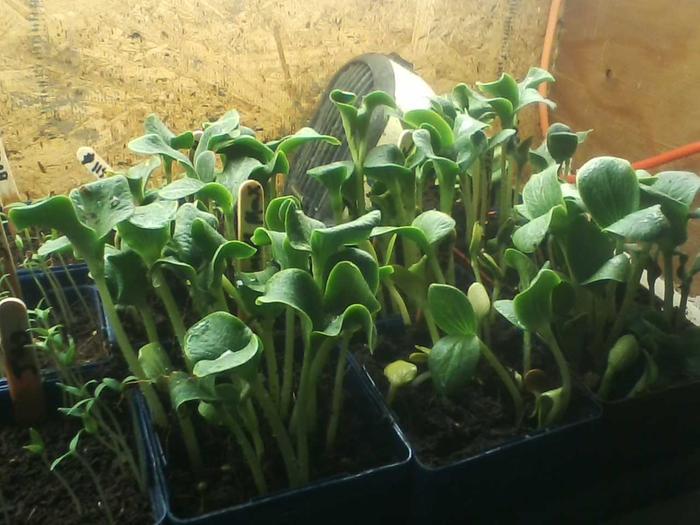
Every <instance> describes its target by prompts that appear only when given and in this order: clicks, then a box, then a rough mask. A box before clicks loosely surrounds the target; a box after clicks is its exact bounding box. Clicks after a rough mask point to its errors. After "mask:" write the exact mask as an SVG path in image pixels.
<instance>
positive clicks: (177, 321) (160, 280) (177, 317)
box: [153, 268, 187, 350]
mask: <svg viewBox="0 0 700 525" xmlns="http://www.w3.org/2000/svg"><path fill="white" fill-rule="evenodd" d="M153 279H154V284H155V286H154V288H155V291H156V294H157V295H158V297H159V298H160V300H161V301H162V303H163V306H165V312H166V313H167V314H168V319H169V320H170V324H171V325H172V327H173V331H174V332H175V337H177V340H178V343H179V344H180V348H181V349H182V350H184V348H185V333H186V332H187V329H186V328H185V323H184V322H183V321H182V313H181V312H180V309H179V308H178V306H177V301H175V297H174V296H173V292H172V290H170V286H168V283H167V281H166V280H165V275H164V274H163V271H162V270H161V269H160V268H153Z"/></svg>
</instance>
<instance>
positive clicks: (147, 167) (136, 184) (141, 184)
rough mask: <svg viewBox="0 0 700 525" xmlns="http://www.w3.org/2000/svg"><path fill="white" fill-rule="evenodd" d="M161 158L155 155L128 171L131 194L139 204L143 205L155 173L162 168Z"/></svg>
mask: <svg viewBox="0 0 700 525" xmlns="http://www.w3.org/2000/svg"><path fill="white" fill-rule="evenodd" d="M160 164H161V160H160V157H159V156H157V155H154V156H153V157H151V158H150V159H148V160H146V161H144V162H140V163H139V164H137V165H136V166H132V167H130V168H129V169H128V170H127V171H126V180H127V182H128V183H129V188H131V194H132V195H133V197H134V200H135V201H136V203H137V204H141V203H142V202H143V200H144V198H145V196H146V186H147V185H148V181H149V180H150V178H151V176H152V175H153V172H154V171H155V170H156V169H158V168H159V167H160Z"/></svg>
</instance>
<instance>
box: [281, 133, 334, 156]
mask: <svg viewBox="0 0 700 525" xmlns="http://www.w3.org/2000/svg"><path fill="white" fill-rule="evenodd" d="M314 141H321V142H325V143H326V144H330V145H331V146H339V145H340V141H339V140H338V139H337V138H335V137H332V136H330V135H321V134H320V133H318V132H317V131H316V130H314V129H313V128H301V129H300V130H299V131H297V132H296V133H295V134H294V135H288V136H286V137H284V138H283V139H281V140H280V141H279V142H277V143H275V144H274V146H273V147H272V148H271V149H273V150H274V151H281V152H283V153H284V154H286V155H290V154H292V153H293V152H294V151H295V150H296V149H297V148H299V147H300V146H302V145H304V144H307V143H309V142H314ZM268 146H269V144H268Z"/></svg>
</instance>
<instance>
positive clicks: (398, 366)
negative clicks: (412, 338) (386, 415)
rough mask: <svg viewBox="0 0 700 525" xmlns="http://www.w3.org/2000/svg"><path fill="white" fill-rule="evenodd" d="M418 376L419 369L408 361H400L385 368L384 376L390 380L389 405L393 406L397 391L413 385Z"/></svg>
mask: <svg viewBox="0 0 700 525" xmlns="http://www.w3.org/2000/svg"><path fill="white" fill-rule="evenodd" d="M416 375H418V368H417V367H416V365H414V364H413V363H409V362H408V361H403V360H398V361H394V362H393V363H389V364H388V365H387V366H386V368H384V376H385V377H386V378H387V379H388V380H389V385H390V386H389V393H388V394H387V399H386V400H387V403H388V404H389V405H391V404H392V403H393V402H394V398H395V397H396V391H397V390H398V389H399V388H401V387H403V386H406V385H408V384H410V383H411V381H413V380H414V379H415V378H416Z"/></svg>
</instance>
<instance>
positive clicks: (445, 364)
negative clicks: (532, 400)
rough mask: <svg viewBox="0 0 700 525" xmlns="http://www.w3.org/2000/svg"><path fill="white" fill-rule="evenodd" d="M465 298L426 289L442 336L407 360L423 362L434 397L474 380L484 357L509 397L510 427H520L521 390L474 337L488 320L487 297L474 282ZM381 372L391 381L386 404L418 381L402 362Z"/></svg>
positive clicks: (435, 287) (445, 288)
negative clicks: (513, 420)
mask: <svg viewBox="0 0 700 525" xmlns="http://www.w3.org/2000/svg"><path fill="white" fill-rule="evenodd" d="M468 295H469V296H471V299H470V297H468V296H467V295H465V294H464V293H463V292H462V291H460V290H459V289H457V288H455V287H453V286H450V285H445V284H436V283H435V284H431V285H430V288H429V290H428V308H429V309H430V312H431V314H432V317H433V319H434V320H435V323H436V324H437V326H438V327H439V328H440V330H442V331H443V332H444V333H445V335H443V336H442V337H440V338H439V339H438V340H437V341H436V342H434V343H433V346H432V348H430V349H429V350H428V349H426V350H424V351H423V352H422V353H418V354H412V356H411V359H412V360H413V361H415V362H418V363H423V362H425V363H427V365H428V369H429V372H430V380H431V381H432V384H433V386H434V388H435V389H436V391H437V392H438V393H440V394H441V395H445V396H457V395H458V394H459V392H460V391H461V390H462V389H463V388H464V387H465V386H467V385H468V384H470V383H471V382H473V381H474V380H475V379H476V377H477V374H478V365H479V361H480V359H481V357H482V356H483V357H484V359H486V361H487V363H488V364H489V366H490V367H491V368H492V369H493V371H494V372H495V374H496V376H497V377H498V380H499V381H500V382H501V383H502V385H503V386H504V387H505V389H506V391H507V392H508V395H509V396H510V397H511V400H512V403H513V407H514V416H515V424H516V425H519V424H520V422H521V421H522V417H523V399H522V395H521V393H520V389H519V387H518V385H517V383H516V382H515V379H514V377H513V374H512V373H511V372H509V371H508V370H507V369H506V368H505V367H504V366H503V364H502V363H501V362H500V361H499V359H498V357H496V355H495V354H494V352H493V351H492V350H491V348H490V347H489V346H488V345H487V344H486V343H485V342H484V341H483V340H482V339H481V337H480V335H479V334H480V332H481V331H482V326H481V324H482V323H483V322H485V321H486V320H487V319H488V313H489V311H490V308H491V307H490V301H489V298H488V294H487V293H486V291H485V290H484V289H483V287H482V285H480V284H479V283H475V284H474V285H472V288H471V289H470V291H469V293H468ZM426 355H427V359H426V357H425V356H426ZM384 373H385V375H386V377H387V378H388V379H389V382H390V390H389V394H388V395H387V401H388V402H389V403H391V401H393V399H394V396H395V395H396V389H397V388H399V387H401V386H403V385H405V384H409V383H410V382H412V381H413V380H414V379H415V378H416V376H417V370H416V366H415V364H413V363H408V362H406V361H402V360H400V361H395V362H393V363H391V364H390V365H389V366H387V367H386V369H385V371H384Z"/></svg>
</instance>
